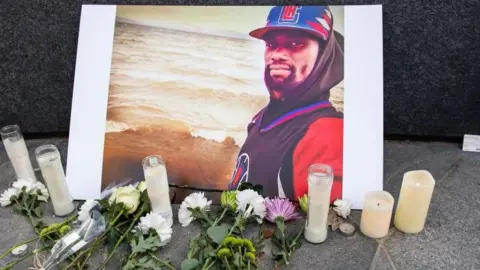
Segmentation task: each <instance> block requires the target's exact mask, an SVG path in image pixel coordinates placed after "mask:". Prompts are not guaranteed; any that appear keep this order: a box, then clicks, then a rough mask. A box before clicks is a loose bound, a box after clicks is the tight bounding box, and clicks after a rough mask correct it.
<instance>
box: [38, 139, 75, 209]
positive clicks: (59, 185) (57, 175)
mask: <svg viewBox="0 0 480 270" xmlns="http://www.w3.org/2000/svg"><path fill="white" fill-rule="evenodd" d="M35 156H36V158H37V162H38V166H39V167H40V171H41V172H42V176H43V179H44V180H45V184H46V186H47V188H48V192H49V193H50V198H51V201H52V206H53V212H54V214H55V215H56V216H59V217H62V216H66V215H68V214H70V213H71V212H73V210H75V205H74V204H73V199H72V197H71V196H70V191H69V189H68V186H67V181H66V178H65V171H64V170H63V166H62V158H61V156H60V152H59V151H58V149H57V147H56V146H55V145H53V144H46V145H42V146H39V147H38V148H37V149H35Z"/></svg>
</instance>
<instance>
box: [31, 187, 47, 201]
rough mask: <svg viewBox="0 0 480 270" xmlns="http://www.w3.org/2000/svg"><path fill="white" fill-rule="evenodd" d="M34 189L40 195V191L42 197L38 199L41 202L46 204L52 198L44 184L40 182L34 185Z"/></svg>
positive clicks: (39, 196)
mask: <svg viewBox="0 0 480 270" xmlns="http://www.w3.org/2000/svg"><path fill="white" fill-rule="evenodd" d="M33 188H34V190H35V191H36V192H37V193H38V191H40V195H38V197H37V199H38V200H39V201H44V202H46V201H47V200H48V198H49V197H50V194H49V193H48V189H47V187H46V186H45V185H44V184H42V183H40V182H36V183H35V184H34V185H33Z"/></svg>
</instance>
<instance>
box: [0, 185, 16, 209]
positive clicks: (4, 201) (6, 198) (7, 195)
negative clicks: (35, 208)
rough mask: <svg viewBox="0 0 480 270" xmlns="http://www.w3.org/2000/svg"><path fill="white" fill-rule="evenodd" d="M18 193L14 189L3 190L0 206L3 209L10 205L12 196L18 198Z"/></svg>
mask: <svg viewBox="0 0 480 270" xmlns="http://www.w3.org/2000/svg"><path fill="white" fill-rule="evenodd" d="M19 193H20V191H19V190H18V189H16V188H9V189H7V190H5V191H4V192H3V193H2V196H0V206H2V207H5V206H7V205H10V204H11V203H12V201H10V199H11V198H12V196H18V194H19Z"/></svg>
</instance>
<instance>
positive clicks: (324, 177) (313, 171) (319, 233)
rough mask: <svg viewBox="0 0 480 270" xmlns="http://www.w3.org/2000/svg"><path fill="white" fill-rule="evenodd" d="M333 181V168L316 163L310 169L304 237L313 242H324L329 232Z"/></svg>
mask: <svg viewBox="0 0 480 270" xmlns="http://www.w3.org/2000/svg"><path fill="white" fill-rule="evenodd" d="M332 183H333V169H332V168H331V167H330V166H328V165H325V164H314V165H312V166H310V168H309V169H308V211H307V220H306V224H305V232H304V237H305V239H306V240H307V241H309V242H311V243H322V242H323V241H325V240H326V239H327V234H328V232H327V231H328V210H329V209H330V192H331V190H332Z"/></svg>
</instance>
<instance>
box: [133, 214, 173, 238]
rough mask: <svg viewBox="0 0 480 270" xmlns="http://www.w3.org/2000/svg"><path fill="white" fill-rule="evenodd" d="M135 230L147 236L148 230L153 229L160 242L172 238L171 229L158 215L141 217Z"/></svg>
mask: <svg viewBox="0 0 480 270" xmlns="http://www.w3.org/2000/svg"><path fill="white" fill-rule="evenodd" d="M136 228H137V229H139V230H140V231H141V232H142V233H144V234H148V232H149V230H150V229H154V230H155V231H156V232H157V234H158V236H159V237H160V241H162V242H166V241H169V240H170V238H172V228H171V227H170V226H169V225H168V223H167V221H166V220H165V219H164V218H163V217H162V215H160V213H155V212H151V213H148V214H146V215H145V216H143V217H141V218H140V222H139V223H138V225H137V226H136Z"/></svg>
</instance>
